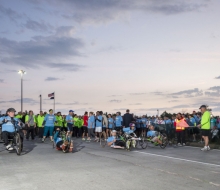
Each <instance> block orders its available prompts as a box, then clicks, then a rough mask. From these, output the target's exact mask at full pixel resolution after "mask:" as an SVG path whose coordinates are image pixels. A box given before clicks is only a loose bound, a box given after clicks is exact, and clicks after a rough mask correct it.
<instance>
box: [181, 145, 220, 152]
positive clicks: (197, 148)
mask: <svg viewBox="0 0 220 190" xmlns="http://www.w3.org/2000/svg"><path fill="white" fill-rule="evenodd" d="M181 148H196V149H201V148H203V147H195V146H184V147H181ZM211 151H217V152H220V150H218V149H211Z"/></svg>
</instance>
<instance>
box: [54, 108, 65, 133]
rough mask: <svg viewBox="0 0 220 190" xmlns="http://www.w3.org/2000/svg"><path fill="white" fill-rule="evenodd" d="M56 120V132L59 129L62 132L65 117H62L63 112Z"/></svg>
mask: <svg viewBox="0 0 220 190" xmlns="http://www.w3.org/2000/svg"><path fill="white" fill-rule="evenodd" d="M56 120H57V124H56V126H55V131H57V128H60V130H61V131H62V127H63V117H62V115H61V112H57V115H56Z"/></svg>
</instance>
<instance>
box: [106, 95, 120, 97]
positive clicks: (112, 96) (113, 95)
mask: <svg viewBox="0 0 220 190" xmlns="http://www.w3.org/2000/svg"><path fill="white" fill-rule="evenodd" d="M117 96H122V95H111V96H108V97H117Z"/></svg>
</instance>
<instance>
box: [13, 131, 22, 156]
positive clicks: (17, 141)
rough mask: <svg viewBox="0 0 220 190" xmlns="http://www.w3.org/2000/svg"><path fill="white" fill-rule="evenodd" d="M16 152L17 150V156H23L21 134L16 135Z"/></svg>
mask: <svg viewBox="0 0 220 190" xmlns="http://www.w3.org/2000/svg"><path fill="white" fill-rule="evenodd" d="M14 138H15V146H14V147H15V150H16V153H17V155H18V156H19V155H21V137H20V134H19V133H16V135H15V137H14Z"/></svg>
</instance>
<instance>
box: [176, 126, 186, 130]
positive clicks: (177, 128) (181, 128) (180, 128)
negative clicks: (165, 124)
mask: <svg viewBox="0 0 220 190" xmlns="http://www.w3.org/2000/svg"><path fill="white" fill-rule="evenodd" d="M176 130H185V127H176Z"/></svg>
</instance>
